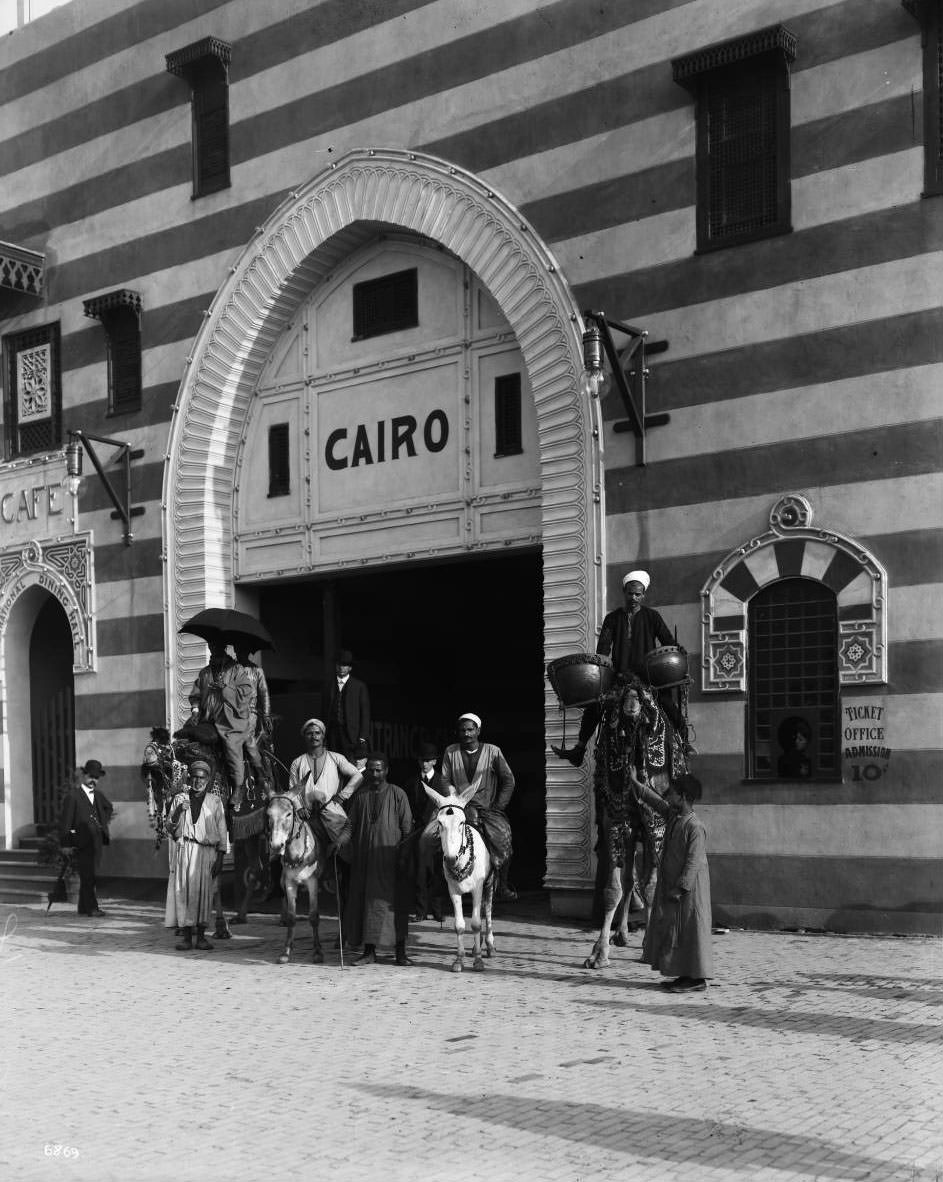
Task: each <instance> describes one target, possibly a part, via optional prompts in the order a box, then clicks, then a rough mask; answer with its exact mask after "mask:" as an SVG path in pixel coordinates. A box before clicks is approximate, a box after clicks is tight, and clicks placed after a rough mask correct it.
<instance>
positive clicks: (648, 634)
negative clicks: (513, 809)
mask: <svg viewBox="0 0 943 1182" xmlns="http://www.w3.org/2000/svg"><path fill="white" fill-rule="evenodd" d="M650 585H651V576H650V575H649V573H648V571H644V570H630V571H629V573H628V574H627V575H626V576H625V578H624V579H623V580H622V595H623V599H624V604H623V606H622V607H620V608H616V610H615V611H611V612H609V614H608V615H607V616H606V618H605V619H604V620H603V622H602V627H601V628H600V629H599V641H598V642H597V644H596V652H597V653H599V654H600V656H606V657H609V658H611V660H612V666H613V669H614V670H615V672H616V674H617V675H618V676H619V677H622V678H623V679H625V680H628V679H629V678H630V677H638V678H640V679H641V680H642V681H643V682H645V683H646V684H647V683H648V670H647V669H646V667H645V658H646V657H647V656H648V654H649V653H651V652H654V651H655V650H656V649H657V648H659V647H661V646H662V645H674V644H676V643H677V642H676V640H675V638H674V637H673V636H672V634H671V632H670V631H669V630H668V625H667V624H666V623H665V621H664V620H663V619H662V618H661V616H660V615H659V614H658V612H656V611H655V610H654V608H651V607H645V606H644V603H645V594H646V592H647V591H648V588H649V586H650ZM658 698H659V704H660V705H661V707H662V709H663V710H664V711H665V714H667V716H668V718H669V720H670V722H671V724H672V725H673V726H674V728H675V730H676V731H677V732H678V734H679V735H680V737H681V739H682V741H683V742H684V743H685V746H686V748H687V754H688V755H696V754H697V752H696V751H695V750H694V748H693V747H691V746H690V745H689V744H688V743H687V725H686V723H685V720H684V716H683V715H682V713H681V710H680V708H679V706H678V704H677V702H676V701H675V700H674V698H673V697H672V695H671V691H670V690H667V691H662V692H661V693H660V694H659V695H658ZM599 717H600V710H599V704H598V703H593V704H592V705H591V706H587V707H586V709H585V710H584V711H583V718H582V720H581V722H580V733H579V738H578V739H577V741H576V744H575V745H574V746H573V747H570V748H569V749H567V748H565V747H554V748H552V750H553V753H554V754H555V755H558V756H559V757H560V758H561V759H566V760H569V762H570V763H572V764H573V765H574V767H579V766H580V764H581V763H582V762H583V755H584V753H585V751H586V745H587V744H588V743H589V740H590V739H591V738H592V737H593V734H594V733H595V731H596V727H597V726H599Z"/></svg>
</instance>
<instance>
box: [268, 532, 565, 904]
mask: <svg viewBox="0 0 943 1182" xmlns="http://www.w3.org/2000/svg"><path fill="white" fill-rule="evenodd" d="M542 587H543V583H542V572H541V560H540V552H539V551H528V552H515V553H514V554H513V555H508V556H501V557H496V558H490V557H489V558H481V559H462V560H460V561H454V562H440V563H436V564H429V565H418V564H417V565H414V566H410V567H408V568H399V569H384V570H376V569H374V570H372V571H371V572H370V573H369V574H362V575H356V576H350V577H343V578H341V577H332V578H331V579H330V580H312V581H308V582H300V583H287V584H286V583H282V584H278V585H273V586H270V587H266V588H265V589H264V590H263V593H262V597H261V604H260V611H261V618H262V620H263V622H264V623H265V625H266V626H267V627H268V628H269V630H270V631H271V633H272V636H273V638H274V640H275V644H276V646H277V651H276V652H275V653H266V654H265V659H264V667H265V672H266V677H267V679H268V683H269V687H270V689H271V692H272V697H273V709H274V711H275V712H276V714H278V715H279V716H280V721H279V724H278V729H277V732H276V746H277V751H278V756H279V758H280V759H281V760H282V761H283V762H284V763H288V762H290V760H291V759H292V758H294V756H295V755H297V754H299V753H300V751H301V750H302V741H301V737H300V734H299V730H300V727H301V724H302V723H303V722H304V720H305V719H306V718H308V717H311V716H312V715H315V716H323V715H322V711H323V709H324V708H325V704H324V698H323V695H324V691H325V684H326V682H327V681H328V680H329V679H330V678H331V677H332V675H333V650H334V648H335V647H344V648H349V649H350V650H351V651H352V652H353V654H354V675H355V676H357V677H359V678H361V679H362V680H363V681H365V682H366V683H367V686H368V688H369V691H370V701H371V708H372V717H373V727H372V739H373V743H374V745H375V746H376V747H378V748H380V749H382V750H385V751H386V752H387V754H388V755H389V757H390V766H391V775H390V778H391V779H392V780H393V781H394V782H396V781H397V779H400V782H401V781H402V778H403V777H405V776H406V775H407V774H409V772H410V771H411V770H412V768H413V767H414V759H415V755H416V751H417V749H418V746H419V744H420V742H422V741H425V740H428V739H431V740H433V741H435V742H436V743H438V744H439V745H440V748H441V747H442V746H443V745H444V744H445V743H448V742H452V741H453V740H454V737H455V726H456V720H457V718H458V715H459V714H461V713H463V712H464V711H469V710H470V711H472V712H474V713H476V714H478V715H480V716H481V718H482V720H483V727H482V735H483V737H484V738H485V739H487V740H488V741H490V742H493V743H496V744H497V745H498V746H499V747H500V748H501V749H502V750H503V751H504V754H505V756H506V757H507V760H508V763H509V764H510V765H511V768H512V770H513V771H514V775H515V778H516V781H517V788H516V791H515V794H514V798H513V800H512V802H511V806H510V809H509V815H510V819H511V824H512V827H513V830H514V844H515V857H514V864H513V867H512V871H511V879H512V881H513V882H514V884H515V885H516V886H517V887H518V889H535V888H538V887H540V885H541V883H542V881H543V875H544V871H545V864H546V847H545V831H546V826H545V783H544V714H543V710H544V706H543V703H544V694H543V637H542V628H543V602H542V593H543V592H542Z"/></svg>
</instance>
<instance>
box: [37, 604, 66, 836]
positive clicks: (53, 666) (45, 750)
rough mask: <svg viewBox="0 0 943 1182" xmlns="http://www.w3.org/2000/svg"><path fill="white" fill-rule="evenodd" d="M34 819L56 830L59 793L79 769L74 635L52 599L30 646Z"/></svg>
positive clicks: (43, 610) (42, 612) (42, 611)
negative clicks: (72, 772) (76, 738)
mask: <svg viewBox="0 0 943 1182" xmlns="http://www.w3.org/2000/svg"><path fill="white" fill-rule="evenodd" d="M29 695H30V740H31V746H32V755H33V819H34V821H35V822H36V823H37V824H38V825H52V824H54V823H55V821H56V817H57V814H58V809H59V801H58V796H59V790H60V788H61V787H62V785H63V784H64V783H66V780H67V778H68V776H69V774H70V773H71V771H72V770H73V768H74V767H75V723H74V702H75V683H74V680H73V676H72V630H71V629H70V628H69V621H68V620H67V619H66V614H65V612H64V611H63V610H62V606H61V604H60V603H59V601H58V600H57V599H56V598H54V597H53V596H52V595H47V596H46V602H45V603H44V604H43V605H42V607H40V609H39V614H38V615H37V617H36V623H35V624H34V625H33V634H32V637H31V638H30V645H29Z"/></svg>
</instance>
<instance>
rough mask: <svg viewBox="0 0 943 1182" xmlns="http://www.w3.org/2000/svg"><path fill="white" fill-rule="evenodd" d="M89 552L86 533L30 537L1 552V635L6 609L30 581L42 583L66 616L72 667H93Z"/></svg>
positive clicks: (82, 669) (75, 669)
mask: <svg viewBox="0 0 943 1182" xmlns="http://www.w3.org/2000/svg"><path fill="white" fill-rule="evenodd" d="M92 556H93V552H92V544H91V534H88V533H82V534H74V535H72V536H71V537H68V538H63V539H58V540H55V541H50V542H40V541H36V540H33V541H29V542H26V543H25V544H24V545H23V546H21V547H20V548H19V549H18V550H8V551H6V552H5V553H4V554H2V555H0V635H3V634H4V633H5V632H6V628H7V623H8V621H9V618H10V612H11V611H12V610H13V606H14V604H15V603H16V601H17V600H18V599H19V597H20V596H21V595H22V594H23V592H24V591H25V590H26V589H27V588H29V587H36V586H39V587H42V588H43V589H44V590H46V591H48V592H49V593H50V594H51V595H54V596H55V597H56V599H58V601H59V603H60V604H61V605H62V610H63V611H64V612H65V614H66V618H67V619H68V621H69V629H70V631H71V633H72V645H73V662H72V670H73V672H74V673H92V672H94V670H95V632H94V628H95V624H94V620H93V618H92V611H91V597H92V574H93V566H92V563H93V557H92Z"/></svg>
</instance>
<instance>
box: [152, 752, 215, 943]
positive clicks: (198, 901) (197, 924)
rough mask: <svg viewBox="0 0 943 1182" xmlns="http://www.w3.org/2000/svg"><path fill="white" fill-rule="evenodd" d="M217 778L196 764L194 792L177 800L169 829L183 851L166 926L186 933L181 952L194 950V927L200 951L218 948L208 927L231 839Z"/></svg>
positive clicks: (178, 858) (205, 765)
mask: <svg viewBox="0 0 943 1182" xmlns="http://www.w3.org/2000/svg"><path fill="white" fill-rule="evenodd" d="M212 775H213V769H212V768H211V767H210V765H209V763H207V762H206V761H205V760H202V759H195V760H194V761H193V762H192V763H191V764H190V786H189V792H188V793H187V795H186V796H184V795H183V794H182V793H181V794H180V796H178V797H176V798H175V799H174V802H173V805H172V807H171V812H170V822H169V829H170V832H171V834H172V835H173V837H174V839H175V840H176V842H177V851H176V859H175V863H174V876H173V891H172V894H171V892H170V891H168V898H167V910H166V914H165V917H164V925H165V926H166V927H177V928H179V929H180V934H181V938H180V940H179V942H178V943H177V945H176V948H177V951H178V952H189V951H190V950H191V949H192V948H193V929H194V928H196V933H197V941H196V947H197V948H199V949H200V950H201V951H204V952H211V951H212V949H213V945H212V944H211V943H210V942H209V940H207V938H206V926H207V924H208V923H209V921H210V918H211V916H212V914H213V888H214V886H215V882H216V879H217V878H218V877H219V874H220V871H221V870H222V868H223V857H224V856H225V854H226V851H227V850H228V849H229V835H228V833H227V831H226V816H225V812H224V809H223V802H222V801H221V800H220V798H219V797H218V796H217V795H216V794H215V793H213V792H208V791H207V789H208V788H209V783H210V779H211V777H212Z"/></svg>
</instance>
